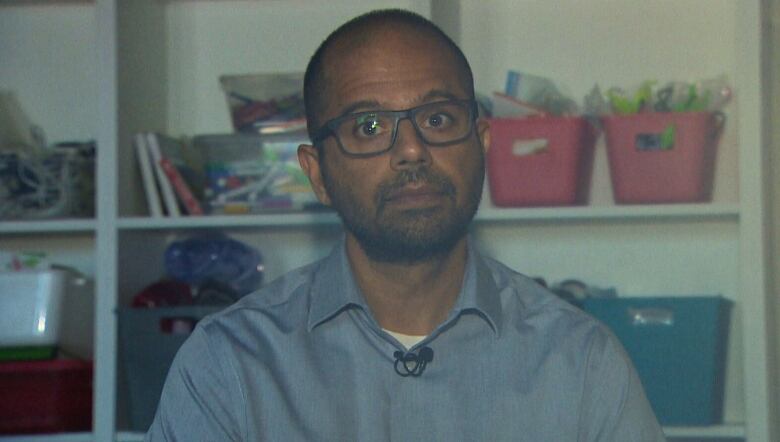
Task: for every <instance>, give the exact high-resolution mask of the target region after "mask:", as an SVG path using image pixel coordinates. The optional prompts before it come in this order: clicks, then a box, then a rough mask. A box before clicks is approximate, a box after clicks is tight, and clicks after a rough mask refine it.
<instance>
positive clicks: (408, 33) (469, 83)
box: [304, 9, 474, 138]
mask: <svg viewBox="0 0 780 442" xmlns="http://www.w3.org/2000/svg"><path fill="white" fill-rule="evenodd" d="M389 40H396V41H397V40H403V41H404V42H405V44H406V45H408V46H410V48H411V47H414V45H415V41H418V42H425V43H427V44H425V45H424V46H426V47H430V48H431V50H432V51H437V52H438V54H436V55H441V52H444V53H448V58H449V59H450V60H451V62H452V66H453V70H455V71H456V72H455V74H456V75H457V76H458V78H459V79H460V81H461V83H462V87H463V89H464V90H465V91H467V93H468V94H469V97H470V98H473V97H474V81H473V77H472V73H471V67H470V66H469V64H468V61H467V60H466V57H465V56H464V55H463V52H462V51H461V50H460V48H458V46H457V45H456V44H455V43H454V42H453V41H452V40H451V39H450V38H449V37H447V35H446V34H444V32H443V31H442V30H441V29H439V28H438V27H437V26H436V25H434V24H433V23H431V22H430V21H428V20H427V19H425V18H424V17H421V16H419V15H417V14H414V13H412V12H408V11H403V10H397V9H394V10H381V11H374V12H370V13H367V14H365V15H361V16H359V17H357V18H354V19H352V20H350V21H349V22H347V23H345V24H344V25H342V26H341V27H339V28H338V29H336V30H335V31H334V32H333V33H331V34H330V35H329V36H328V37H327V38H326V39H325V41H323V43H322V44H321V45H320V47H319V48H318V49H317V51H316V52H315V53H314V55H313V56H312V58H311V60H310V61H309V65H308V67H307V69H306V76H305V80H304V100H305V103H306V119H307V126H308V131H309V136H310V137H312V138H313V136H314V133H315V132H316V131H317V130H318V129H319V128H320V126H321V125H322V124H323V122H324V121H322V114H323V111H324V109H325V107H326V105H327V103H328V100H331V99H332V98H333V97H332V96H331V95H329V94H332V92H333V91H332V88H331V87H330V86H331V83H332V80H334V79H335V78H338V76H339V75H340V74H339V73H340V72H341V69H345V68H346V67H344V66H343V65H342V62H343V59H344V57H345V54H352V53H356V52H357V51H359V50H361V49H367V48H374V49H375V50H377V51H381V50H382V48H383V46H386V45H385V43H388V41H389ZM389 46H393V47H395V48H399V45H389ZM401 47H402V46H401ZM401 55H403V54H402V53H400V52H399V50H398V49H395V50H394V52H388V53H387V57H390V58H391V59H392V58H393V57H399V56H401Z"/></svg>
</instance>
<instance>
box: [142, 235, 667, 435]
mask: <svg viewBox="0 0 780 442" xmlns="http://www.w3.org/2000/svg"><path fill="white" fill-rule="evenodd" d="M422 346H427V347H430V348H431V349H432V350H433V352H434V357H433V360H432V361H431V362H430V363H429V364H428V365H427V366H426V367H425V370H424V372H423V373H422V374H421V375H420V376H418V377H415V376H408V377H401V376H399V375H398V374H397V373H396V371H395V369H394V361H395V359H394V356H393V354H394V353H395V352H396V351H397V350H402V351H404V350H405V349H404V347H403V346H402V345H401V344H400V343H399V342H398V341H397V340H395V339H394V338H393V337H391V336H390V335H389V334H387V333H386V332H384V331H383V330H382V329H381V328H380V326H379V325H378V323H377V322H376V320H375V319H374V318H373V316H372V314H371V310H370V308H369V307H368V305H367V304H366V302H365V300H364V298H363V296H362V295H361V293H360V290H359V289H358V288H357V286H356V284H355V282H354V279H353V276H352V273H351V270H350V266H349V263H348V260H347V257H346V253H345V249H344V244H343V242H342V244H340V245H339V246H338V247H336V248H335V249H334V251H333V253H332V254H331V255H330V256H328V257H327V258H325V259H323V260H321V261H319V262H316V263H314V264H311V265H308V266H306V267H303V268H301V269H298V270H295V271H293V272H291V273H289V274H287V275H286V276H284V277H282V278H280V279H278V280H277V281H275V282H273V283H271V284H270V285H268V286H267V287H265V288H263V289H262V290H260V291H258V292H256V293H254V294H251V295H249V296H247V297H245V298H243V299H242V300H241V301H239V302H238V303H236V304H235V305H233V306H231V307H229V308H227V309H226V310H224V311H222V312H220V313H218V314H216V315H213V316H210V317H208V318H206V319H204V320H202V321H201V322H200V323H199V324H198V326H197V327H196V330H195V331H194V332H193V334H192V335H191V336H190V338H189V339H188V340H187V342H186V343H185V344H184V346H183V347H182V348H181V350H180V351H179V353H178V354H177V356H176V359H175V361H174V363H173V366H172V367H171V370H170V372H169V374H168V378H167V380H166V384H165V387H164V390H163V394H162V399H161V401H160V405H159V408H158V410H157V415H156V417H155V420H154V423H153V424H152V426H151V428H150V430H149V433H148V434H147V438H146V440H148V441H162V440H168V441H174V440H175V441H187V442H191V441H404V442H406V441H421V440H435V441H533V442H540V441H597V440H598V441H620V442H625V441H658V440H663V434H662V432H661V429H660V427H659V425H658V423H657V421H656V419H655V416H654V415H653V412H652V410H651V408H650V406H649V404H648V402H647V400H646V398H645V395H644V392H643V391H642V386H641V384H640V381H639V379H638V378H637V375H636V373H635V371H634V369H633V367H632V365H631V363H630V361H629V360H628V358H627V356H626V354H625V352H624V351H623V349H622V348H621V346H620V344H619V343H618V341H617V339H616V338H615V337H614V336H613V335H612V334H611V333H610V332H608V331H607V330H606V329H605V328H604V327H603V326H602V325H600V324H599V323H598V322H596V321H595V320H593V319H591V318H590V317H589V316H587V315H586V314H584V313H583V312H581V311H580V310H578V309H577V308H575V307H572V306H570V305H569V304H567V303H565V302H563V301H560V300H559V299H558V298H557V297H556V296H555V295H553V294H551V293H549V292H548V291H546V290H544V289H543V288H541V287H540V286H538V285H537V284H535V283H534V282H533V281H532V280H530V279H528V278H526V277H524V276H522V275H520V274H518V273H515V272H514V271H512V270H510V269H509V268H507V267H505V266H503V265H502V264H500V263H498V262H496V261H494V260H491V259H489V258H486V257H483V256H481V255H480V254H479V253H477V252H476V251H475V250H474V247H472V244H470V245H469V255H468V263H467V268H466V274H465V279H464V283H463V288H462V291H461V293H460V295H459V297H458V300H457V302H456V305H455V307H454V308H453V309H452V312H451V313H450V314H449V316H448V318H447V319H446V320H445V321H444V322H443V323H442V324H441V325H440V326H439V327H438V328H436V329H435V330H434V331H433V332H432V333H431V334H430V335H429V336H428V337H427V338H425V339H424V340H423V341H422V342H420V343H419V344H417V345H416V346H415V347H413V348H412V349H410V350H411V351H412V352H414V351H415V350H417V349H418V348H420V347H422Z"/></svg>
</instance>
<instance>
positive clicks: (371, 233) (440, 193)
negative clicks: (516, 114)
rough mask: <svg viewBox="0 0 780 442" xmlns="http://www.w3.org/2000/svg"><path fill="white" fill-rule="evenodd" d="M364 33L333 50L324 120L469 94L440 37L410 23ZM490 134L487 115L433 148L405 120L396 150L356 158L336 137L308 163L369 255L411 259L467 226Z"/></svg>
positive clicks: (437, 249)
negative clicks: (453, 140)
mask: <svg viewBox="0 0 780 442" xmlns="http://www.w3.org/2000/svg"><path fill="white" fill-rule="evenodd" d="M362 40H363V41H360V42H357V43H354V42H344V43H343V44H337V45H335V46H333V47H332V50H331V51H329V53H328V55H327V57H326V60H325V76H326V84H327V89H326V91H327V92H326V95H325V97H324V100H323V101H324V108H323V111H322V112H321V117H320V121H328V120H330V119H332V118H335V117H338V116H341V115H343V114H345V113H348V112H360V111H369V110H378V109H382V110H401V109H408V108H412V107H415V106H419V105H421V104H425V103H430V102H434V101H443V100H447V99H450V98H453V97H455V98H461V99H467V98H471V97H470V96H469V94H468V92H467V89H466V88H465V87H464V84H463V79H462V78H461V76H460V75H459V71H458V65H457V64H456V62H455V59H454V57H453V55H452V54H451V52H450V51H449V49H448V48H447V47H446V46H445V45H444V44H443V43H441V42H439V41H438V40H435V39H433V38H432V37H430V36H427V35H425V34H420V33H419V32H415V31H412V30H408V29H404V30H398V29H390V30H382V31H375V32H373V33H372V34H371V37H370V38H369V39H362ZM486 137H487V125H486V123H484V122H483V121H480V122H478V124H477V126H476V128H475V130H474V132H473V133H472V135H471V136H470V137H469V138H468V139H466V140H465V141H463V142H461V143H459V144H455V145H450V146H446V147H432V146H428V145H426V144H425V143H424V142H423V141H422V140H421V139H419V137H418V136H417V134H416V132H415V131H414V128H413V126H412V123H411V122H410V121H409V120H401V121H400V123H399V126H398V134H397V138H396V141H395V144H394V146H393V148H392V149H391V150H390V151H389V152H386V153H384V154H381V155H378V156H374V157H369V158H354V157H349V156H346V155H344V153H343V152H342V151H341V150H340V149H339V148H338V145H337V142H336V140H335V139H334V137H329V138H327V139H325V140H324V141H323V143H324V145H323V149H324V152H325V153H323V158H318V159H315V157H317V153H316V151H315V150H314V149H308V150H307V152H309V154H308V155H302V158H301V163H302V166H303V167H304V170H306V171H307V172H308V175H309V177H310V178H311V180H312V184H313V187H314V189H315V191H316V192H317V195H318V197H319V198H320V200H321V201H322V202H323V203H325V204H329V205H331V206H332V207H333V208H334V209H336V211H337V212H338V213H339V215H340V217H341V218H342V220H343V222H344V225H345V227H346V229H347V231H348V233H349V234H351V235H353V236H354V237H355V238H356V239H357V240H358V242H359V244H360V245H361V247H362V248H363V250H364V251H365V252H366V254H367V255H368V256H369V257H371V258H372V259H374V260H377V261H383V262H407V263H411V262H418V261H421V260H425V259H428V258H431V257H433V256H437V255H441V254H445V253H447V252H449V251H450V250H451V249H452V247H454V245H455V244H457V243H458V241H460V240H461V239H462V238H463V237H464V235H465V234H466V231H467V228H468V225H469V223H470V221H471V219H472V218H473V216H474V213H475V212H476V209H477V206H478V205H479V200H480V196H481V194H482V182H483V178H484V148H483V146H487V139H486ZM307 158H308V159H307ZM304 163H306V164H304Z"/></svg>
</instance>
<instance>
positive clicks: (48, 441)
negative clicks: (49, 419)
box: [0, 433, 143, 442]
mask: <svg viewBox="0 0 780 442" xmlns="http://www.w3.org/2000/svg"><path fill="white" fill-rule="evenodd" d="M93 440H94V439H93V437H92V433H54V434H24V435H19V436H11V435H7V436H6V435H3V436H0V442H92V441H93ZM138 440H143V438H141V439H138Z"/></svg>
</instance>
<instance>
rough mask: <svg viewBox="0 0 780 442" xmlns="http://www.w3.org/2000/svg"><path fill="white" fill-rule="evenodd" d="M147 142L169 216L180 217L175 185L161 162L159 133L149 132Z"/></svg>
mask: <svg viewBox="0 0 780 442" xmlns="http://www.w3.org/2000/svg"><path fill="white" fill-rule="evenodd" d="M146 135H147V138H146V139H147V142H148V145H147V146H148V148H149V152H150V153H151V157H152V164H153V165H154V171H155V174H156V175H157V182H158V183H159V184H160V191H161V193H162V195H163V201H165V209H166V210H167V211H168V216H171V217H179V216H181V212H180V211H179V204H178V203H177V202H176V195H175V194H174V193H173V187H172V186H171V183H170V182H169V181H168V177H167V176H166V175H165V171H164V170H163V168H162V164H160V160H161V159H162V154H161V153H160V145H159V144H158V142H157V135H155V134H153V133H148V134H146Z"/></svg>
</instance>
